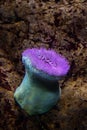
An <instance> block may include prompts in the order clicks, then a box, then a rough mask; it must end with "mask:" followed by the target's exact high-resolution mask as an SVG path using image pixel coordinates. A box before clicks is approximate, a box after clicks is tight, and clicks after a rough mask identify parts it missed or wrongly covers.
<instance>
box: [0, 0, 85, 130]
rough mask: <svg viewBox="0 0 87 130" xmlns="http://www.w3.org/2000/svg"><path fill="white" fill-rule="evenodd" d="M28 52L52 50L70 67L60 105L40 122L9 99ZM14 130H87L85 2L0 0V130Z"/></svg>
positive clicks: (62, 84)
mask: <svg viewBox="0 0 87 130" xmlns="http://www.w3.org/2000/svg"><path fill="white" fill-rule="evenodd" d="M28 47H29V48H32V47H46V48H52V49H54V50H55V51H57V52H59V53H61V54H63V55H64V56H65V57H67V58H68V60H69V61H70V64H71V70H70V72H69V74H68V76H67V77H66V78H65V79H64V80H62V81H61V82H60V86H61V88H62V96H61V100H60V102H59V103H58V104H57V105H56V106H55V107H54V108H53V109H52V110H51V111H49V112H48V113H46V114H44V115H41V116H40V121H39V120H37V117H34V116H33V117H30V116H29V115H27V113H25V112H24V111H23V110H21V109H20V107H19V106H18V105H17V104H16V103H15V101H14V98H13V93H14V91H15V89H16V87H17V86H18V85H19V84H20V82H21V80H22V78H23V75H24V67H23V65H22V63H21V52H22V51H23V50H24V49H26V48H28ZM19 129H20V130H42V129H44V130H87V1H86V0H0V130H19Z"/></svg>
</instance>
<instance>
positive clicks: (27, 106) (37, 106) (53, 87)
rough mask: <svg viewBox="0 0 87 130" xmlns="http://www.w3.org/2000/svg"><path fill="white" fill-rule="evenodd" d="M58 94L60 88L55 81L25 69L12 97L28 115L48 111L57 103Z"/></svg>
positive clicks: (59, 93)
mask: <svg viewBox="0 0 87 130" xmlns="http://www.w3.org/2000/svg"><path fill="white" fill-rule="evenodd" d="M60 95H61V90H60V87H59V85H58V82H57V81H54V82H53V81H52V82H51V81H49V80H43V79H42V78H41V79H40V78H38V77H37V76H34V75H33V74H32V72H29V71H28V70H27V69H26V73H25V76H24V79H23V81H22V83H21V85H20V86H19V87H18V88H17V89H16V91H15V93H14V98H15V100H16V101H17V103H18V104H19V105H20V107H21V108H22V109H24V110H25V111H26V112H27V113H28V114H29V115H35V114H43V113H45V112H47V111H49V110H50V109H51V108H52V107H53V106H54V105H55V104H56V103H57V101H58V100H59V98H60Z"/></svg>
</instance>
